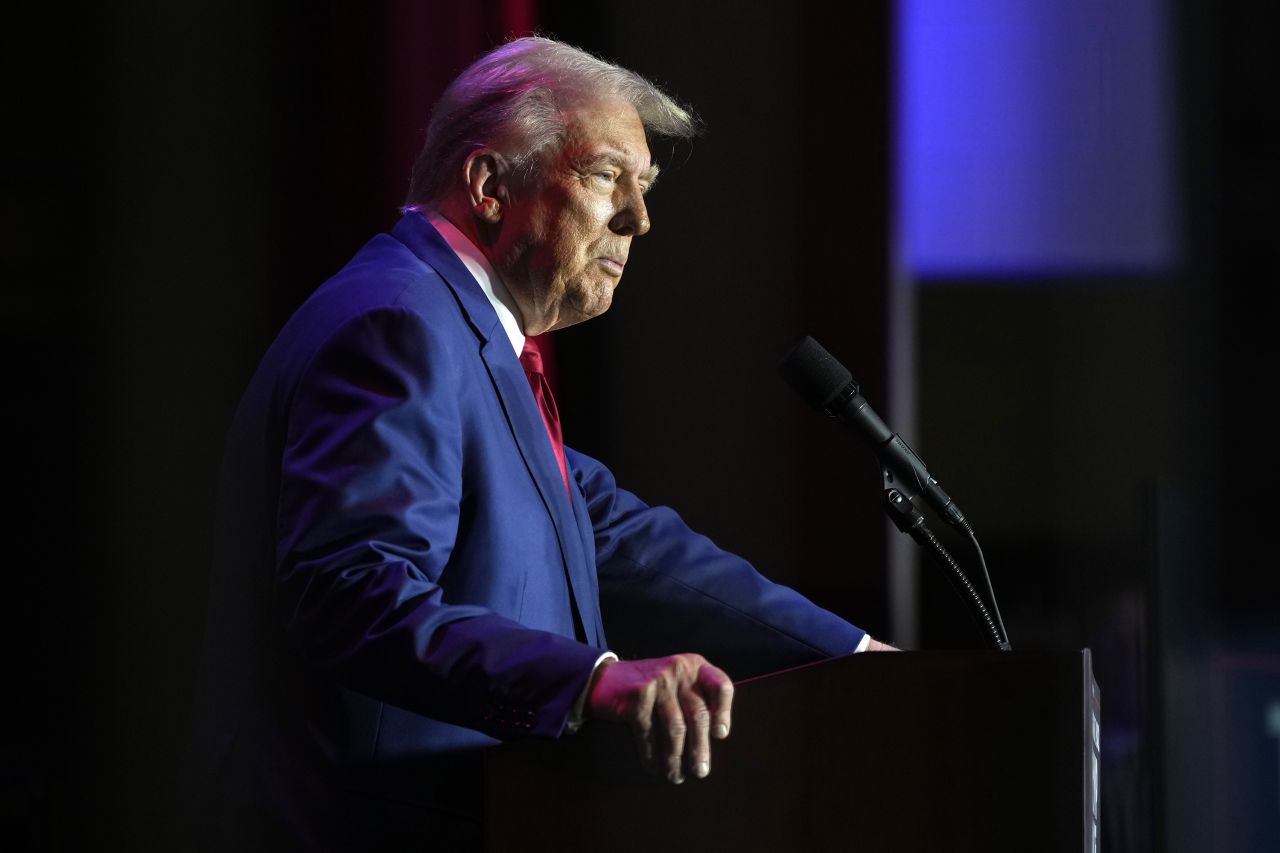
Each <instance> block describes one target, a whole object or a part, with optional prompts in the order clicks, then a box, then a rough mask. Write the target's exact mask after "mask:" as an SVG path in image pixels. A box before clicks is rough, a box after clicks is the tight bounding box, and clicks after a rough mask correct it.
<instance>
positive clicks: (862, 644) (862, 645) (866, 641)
mask: <svg viewBox="0 0 1280 853" xmlns="http://www.w3.org/2000/svg"><path fill="white" fill-rule="evenodd" d="M869 645H871V635H870V634H863V635H862V639H861V640H859V641H858V647H857V648H856V649H854V650H853V653H854V654H855V655H856V654H857V653H858V652H865V651H866V650H867V646H869ZM599 665H600V664H598V663H597V664H596V666H599Z"/></svg>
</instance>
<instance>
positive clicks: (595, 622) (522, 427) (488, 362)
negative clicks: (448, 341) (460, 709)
mask: <svg viewBox="0 0 1280 853" xmlns="http://www.w3.org/2000/svg"><path fill="white" fill-rule="evenodd" d="M392 233H393V234H394V235H395V236H396V237H397V238H399V239H400V240H401V242H403V243H404V244H405V245H406V246H408V247H409V248H410V249H411V250H412V251H413V253H414V254H416V255H417V256H418V257H419V258H421V259H422V261H423V262H424V263H426V264H427V265H428V266H430V267H431V268H432V269H434V270H435V271H436V272H438V273H439V274H440V276H441V277H442V278H443V279H444V280H445V283H446V284H448V286H449V288H450V289H451V290H452V291H453V294H454V297H455V298H456V299H457V300H458V305H459V306H460V307H461V309H462V312H463V314H465V315H466V317H467V322H468V323H469V324H470V325H471V328H472V329H473V330H474V331H475V333H476V336H477V337H478V338H480V340H481V342H482V343H481V346H480V355H481V358H483V359H484V363H485V367H486V368H487V369H488V371H489V377H490V379H491V380H492V381H493V387H494V390H495V391H496V392H497V394H498V399H499V401H500V402H501V404H502V409H503V412H504V413H505V414H506V417H507V424H508V425H509V426H510V428H511V434H512V436H513V437H514V439H515V442H516V446H517V447H518V448H519V451H520V456H521V457H522V458H523V460H524V464H525V467H526V468H527V469H528V471H529V475H530V476H531V477H532V478H533V482H534V485H535V486H536V487H537V489H538V494H539V495H541V497H542V503H543V506H544V507H545V508H546V510H547V514H548V515H549V516H550V519H551V523H552V525H553V526H554V528H555V532H556V538H557V540H558V541H559V544H560V555H561V558H562V559H563V561H564V568H565V574H566V576H567V578H568V582H569V589H570V593H571V598H572V599H573V607H574V624H575V626H576V627H578V628H580V630H581V631H582V632H583V633H582V639H584V640H585V641H586V642H588V643H591V644H593V645H600V644H601V643H603V641H604V637H603V632H602V630H601V626H600V606H599V592H598V589H597V585H596V579H595V563H594V560H589V559H588V551H587V550H586V547H585V545H584V540H583V538H582V536H583V534H582V529H581V526H580V523H579V518H578V515H579V514H578V513H577V512H576V509H575V507H574V506H571V505H570V501H569V496H568V495H567V494H566V493H565V488H564V480H563V479H561V477H560V465H559V463H558V462H557V461H556V457H555V452H554V451H553V450H552V449H551V441H550V439H549V438H548V436H547V428H546V425H545V424H544V423H543V422H542V415H541V414H540V413H539V412H538V404H537V402H536V401H535V400H534V398H533V392H532V391H531V390H530V388H529V381H528V379H526V378H525V375H524V369H523V368H522V367H521V366H520V360H519V359H518V358H517V357H516V354H515V351H514V350H513V349H512V348H511V341H510V339H509V338H508V337H507V335H506V332H505V331H503V330H502V327H501V323H500V322H499V321H498V315H497V314H496V313H495V312H494V310H493V306H492V305H490V304H489V300H488V298H487V297H486V296H485V295H484V291H482V290H481V289H480V285H478V284H476V282H475V279H473V278H472V277H471V273H469V272H467V268H466V267H465V266H463V264H462V261H460V260H458V256H457V255H455V254H454V253H453V250H452V249H451V248H449V244H448V243H447V242H445V240H444V238H443V237H441V236H440V234H439V233H438V232H437V231H436V230H435V229H434V228H432V227H431V224H430V223H429V222H427V221H426V219H425V217H423V216H422V215H421V214H416V213H410V214H406V215H405V217H404V218H403V219H401V220H400V222H399V223H398V224H397V225H396V227H395V229H394V230H393V232H392ZM574 492H575V498H576V500H577V501H578V502H581V500H582V499H581V497H579V496H577V495H576V492H577V490H576V489H574ZM581 515H582V516H584V517H585V515H586V508H585V507H583V509H582V512H581ZM587 532H588V534H589V533H590V529H589V527H588V531H587ZM586 541H594V540H593V539H588V540H586Z"/></svg>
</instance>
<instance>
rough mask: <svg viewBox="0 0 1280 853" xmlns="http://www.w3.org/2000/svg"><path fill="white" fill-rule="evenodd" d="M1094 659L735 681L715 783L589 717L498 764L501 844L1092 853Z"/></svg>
mask: <svg viewBox="0 0 1280 853" xmlns="http://www.w3.org/2000/svg"><path fill="white" fill-rule="evenodd" d="M1097 713H1098V694H1097V686H1096V684H1095V682H1094V680H1093V673H1092V668H1091V665H1090V658H1089V652H1088V650H1085V651H1078V652H1004V653H1001V652H901V653H885V654H861V655H853V656H850V657H846V658H839V659H836V660H831V661H825V662H823V663H818V664H813V665H811V666H806V667H801V668H798V669H793V670H788V671H786V672H780V673H775V674H773V675H768V676H764V677H761V678H756V679H752V680H749V681H743V682H739V683H738V685H737V690H736V697H735V699H734V713H733V731H732V732H731V734H730V737H729V739H728V740H727V741H723V742H714V745H713V750H712V762H711V775H710V777H708V778H707V779H701V780H699V779H689V780H688V781H686V782H685V783H684V784H683V785H679V786H675V785H668V784H666V783H664V782H662V781H660V780H658V779H656V778H654V777H651V776H649V775H647V774H645V773H644V772H642V771H641V770H640V769H639V767H638V760H637V758H636V755H635V749H634V746H633V745H632V743H631V736H630V733H629V732H628V731H627V730H625V729H624V728H622V727H619V726H613V725H609V724H600V723H596V724H594V725H592V724H588V725H587V726H586V727H584V728H583V730H582V731H581V732H579V733H578V734H577V735H573V736H566V737H564V738H561V739H560V740H559V741H536V742H535V741H526V742H522V743H513V744H507V745H505V746H503V747H501V748H499V749H497V750H494V751H493V753H491V756H490V759H489V765H488V769H487V779H486V790H485V844H486V849H488V850H492V851H507V850H521V851H525V850H555V851H574V850H582V851H587V850H590V851H612V850H619V851H628V850H637V851H640V850H643V851H646V853H654V851H660V853H661V851H676V850H698V851H713V850H717V851H718V850H733V851H738V850H760V851H787V850H805V851H808V850H855V851H882V850H883V851H917V850H918V851H941V850H946V851H964V850H972V851H984V853H993V851H1019V853H1027V851H1034V852H1035V853H1046V851H1071V853H1081V851H1094V850H1096V849H1097V819H1098V818H1097V802H1098V800H1097V766H1098V764H1097V755H1098V729H1097V719H1098V718H1097Z"/></svg>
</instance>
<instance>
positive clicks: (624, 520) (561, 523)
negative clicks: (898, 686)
mask: <svg viewBox="0 0 1280 853" xmlns="http://www.w3.org/2000/svg"><path fill="white" fill-rule="evenodd" d="M693 130H694V124H693V121H692V119H691V118H690V116H689V114H688V113H687V112H686V111H685V110H684V109H683V108H681V107H680V106H679V105H677V104H676V103H675V102H673V101H672V100H671V99H670V98H668V97H667V96H666V95H664V94H663V93H662V92H660V91H659V90H657V89H656V88H655V87H653V86H652V85H651V84H650V83H648V82H647V81H645V80H643V79H642V78H640V77H638V76H637V75H635V74H633V73H631V72H629V71H626V70H624V69H621V68H617V67H615V66H612V65H609V64H607V63H604V62H601V61H600V60H598V59H596V58H594V57H591V56H589V55H587V54H584V53H582V52H581V51H578V50H576V49H574V48H571V47H568V46H566V45H563V44H559V43H557V42H554V41H549V40H546V39H521V40H518V41H515V42H512V43H510V44H507V45H505V46H503V47H501V48H499V49H497V50H495V51H493V52H492V53H490V54H489V55H487V56H485V57H483V58H481V59H480V60H478V61H477V62H476V63H475V64H474V65H473V66H472V67H471V68H469V69H467V71H465V72H464V73H463V74H462V75H461V76H460V77H459V78H458V80H456V81H455V82H454V83H453V85H452V86H451V87H450V88H449V90H448V91H447V92H446V93H445V95H444V96H443V98H442V100H441V102H440V103H439V104H438V105H437V107H436V110H435V112H434V114H433V117H432V121H431V125H430V127H429V129H428V137H427V141H426V145H425V147H424V150H423V153H422V155H421V157H420V158H419V160H418V163H417V165H416V166H415V169H414V176H413V182H412V187H411V191H410V196H409V200H408V203H407V205H406V208H405V215H404V218H403V219H402V220H401V221H400V222H399V224H397V225H396V227H395V228H394V229H393V231H392V232H391V233H390V234H383V235H379V236H378V237H375V238H374V239H373V240H371V241H370V242H369V243H368V244H367V245H366V246H365V247H364V248H363V249H361V250H360V252H359V253H358V254H357V255H356V256H355V257H354V258H353V259H352V261H351V262H350V263H349V264H348V265H347V266H346V267H345V268H344V269H343V270H342V271H341V272H339V273H338V274H337V275H336V276H335V277H334V278H332V279H330V280H329V281H328V282H326V283H325V284H324V285H322V286H321V287H320V288H319V289H318V290H317V291H316V292H315V293H314V294H313V295H312V296H311V298H309V299H308V300H307V301H306V303H305V304H304V305H303V306H302V307H301V308H300V309H299V310H298V312H297V313H296V314H295V315H294V316H293V317H292V318H291V319H290V321H289V323H288V324H287V325H286V326H285V328H284V329H283V330H282V332H281V333H280V335H279V337H278V338H277V339H276V341H275V342H274V343H273V345H272V346H271V348H270V349H269V351H268V352H267V354H266V355H265V356H264V358H263V361H262V364H261V365H260V367H259V369H258V371H257V373H256V374H255V376H254V378H253V380H252V382H251V384H250V387H249V389H248V391H247V392H246V394H245V397H244V399H243V401H242V403H241V405H240V408H239V409H238V411H237V414H236V419H235V423H234V425H233V428H232V432H231V436H230V439H229V441H228V447H227V456H226V461H225V464H224V470H223V479H222V483H221V492H220V510H219V513H220V514H219V526H218V552H217V565H216V567H215V573H214V582H213V590H212V595H211V603H210V618H209V630H208V640H207V652H206V675H207V678H206V684H205V688H204V689H205V694H204V695H205V699H204V707H203V709H202V710H203V712H204V715H203V716H204V719H203V720H202V725H201V732H202V747H203V750H202V758H203V767H202V779H203V780H204V784H205V786H206V789H205V790H206V795H205V796H204V797H202V799H201V803H202V808H203V809H204V810H205V812H204V823H203V824H202V826H203V829H202V830H201V832H202V834H203V842H204V843H206V844H208V845H209V846H212V847H227V848H233V847H234V848H240V849H245V848H252V847H259V846H266V845H269V844H280V843H287V844H289V845H290V846H298V845H301V846H312V847H326V848H341V847H345V846H351V847H356V848H365V849H372V848H375V847H378V846H379V845H380V844H389V845H394V844H412V843H413V842H414V841H415V840H417V841H418V842H423V841H425V839H428V838H429V839H431V840H432V841H433V842H434V843H442V842H447V841H448V840H449V839H450V838H454V839H455V840H462V839H467V838H472V837H473V835H472V834H473V833H474V827H475V825H476V824H475V819H476V818H475V814H476V809H477V807H478V798H477V785H478V780H477V776H476V774H477V772H478V771H477V767H478V764H477V761H476V758H475V756H476V753H477V750H478V749H480V748H482V747H485V746H488V745H491V744H493V743H495V742H496V741H497V740H500V739H506V738H511V737H519V736H544V737H558V736H560V735H562V734H564V733H565V732H569V731H572V730H574V729H576V728H577V727H578V726H579V725H581V724H582V723H583V721H584V720H586V719H590V718H596V719H602V720H610V721H615V722H621V723H625V724H627V725H629V726H631V727H632V729H633V730H634V732H635V734H636V742H637V744H638V746H639V750H640V753H641V760H642V761H643V762H644V763H645V764H646V765H647V766H649V767H651V768H652V769H654V770H655V771H657V772H659V773H660V774H662V775H663V776H665V777H666V778H667V779H668V780H670V781H672V782H675V783H679V782H682V781H684V779H685V778H687V777H689V776H693V777H702V776H705V775H707V773H708V772H709V771H710V766H711V740H712V739H713V738H723V737H726V736H727V735H728V733H729V728H730V724H731V704H732V697H733V685H732V682H731V680H730V675H733V676H734V677H742V676H745V675H751V674H757V673H762V672H767V671H770V670H774V669H779V668H783V667H786V666H791V665H795V664H799V663H804V662H808V661H812V660H816V659H820V658H823V657H828V656H833V655H840V654H847V653H851V652H854V651H861V650H864V649H866V648H879V647H880V644H877V643H874V641H872V640H871V639H870V638H869V637H867V636H866V635H865V634H864V633H863V632H862V631H861V630H859V629H858V628H855V627H854V626H852V625H850V624H848V623H847V622H845V621H843V620H841V619H840V618H838V617H836V616H834V615H833V614H831V613H828V612H827V611H825V610H822V609H821V608H819V607H817V606H815V605H813V604H811V603H810V602H808V601H807V600H805V599H804V598H803V597H801V596H800V595H798V594H797V593H795V592H793V591H791V590H789V589H786V588H785V587H781V586H778V585H775V584H772V583H770V582H769V581H767V580H766V579H764V578H763V577H761V576H760V575H759V574H758V573H757V572H756V571H755V570H754V569H753V568H752V567H751V566H750V565H749V564H747V563H746V562H744V561H743V560H741V559H740V558H738V557H735V556H733V555H731V554H728V553H726V552H724V551H721V550H720V549H718V548H717V547H716V546H715V545H713V544H712V543H711V542H710V541H709V540H707V539H706V538H704V537H701V536H699V535H697V534H695V533H693V532H692V531H690V530H689V529H688V528H687V527H686V526H685V525H684V524H683V523H682V522H681V521H680V519H679V517H678V516H676V514H675V513H673V512H672V511H671V510H669V509H666V508H662V507H649V506H647V505H645V504H644V503H643V502H641V501H640V500H639V499H638V498H636V497H635V496H634V495H631V494H629V493H628V492H626V491H624V490H622V489H619V488H618V487H617V486H616V484H615V483H614V481H613V477H612V476H611V475H610V473H609V471H608V470H607V469H606V468H605V467H604V466H603V465H601V464H600V463H599V462H597V461H595V460H593V459H590V458H588V457H586V456H584V455H582V454H579V453H576V452H574V451H573V450H571V449H567V448H563V447H562V446H561V445H560V444H559V443H558V434H557V430H558V424H557V422H556V416H555V411H554V403H552V402H551V401H550V400H549V399H548V398H546V397H545V396H542V397H539V390H540V385H539V382H540V377H539V375H538V370H537V363H536V354H535V353H534V352H533V351H532V350H531V349H530V347H529V342H528V341H527V340H526V339H527V338H528V337H532V336H535V335H540V334H542V333H544V332H548V331H552V330H555V329H559V328H563V327H565V326H568V325H570V324H573V323H578V322H581V321H583V320H586V319H589V318H591V317H595V316H597V315H599V314H601V313H603V312H604V311H605V310H607V309H608V307H609V305H610V302H611V300H612V298H613V292H614V289H615V288H616V287H617V285H618V282H619V279H620V278H621V277H622V273H623V270H624V268H625V266H626V264H627V261H628V257H629V253H630V251H631V248H632V244H633V242H634V240H635V238H637V237H641V236H643V235H644V234H645V233H646V232H647V231H648V230H649V227H650V223H649V218H648V212H647V209H646V207H645V200H644V199H645V193H646V192H647V191H648V190H649V189H650V188H651V187H652V186H653V183H654V181H655V180H656V177H657V171H658V170H657V167H656V166H655V165H654V164H653V163H652V161H651V160H650V154H649V147H648V139H649V137H650V136H667V137H688V136H689V135H691V134H692V133H693ZM606 631H608V633H607V634H606ZM615 651H616V652H621V653H622V654H623V655H624V656H625V657H623V658H620V657H619V656H618V654H615ZM710 661H715V665H713V664H712V663H711V662H710ZM451 833H456V834H455V835H451Z"/></svg>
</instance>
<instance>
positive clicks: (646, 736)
mask: <svg viewBox="0 0 1280 853" xmlns="http://www.w3.org/2000/svg"><path fill="white" fill-rule="evenodd" d="M655 695H656V693H655V691H654V690H653V688H652V687H649V688H647V689H645V690H641V691H640V692H639V694H638V695H637V696H636V705H635V708H634V709H633V710H632V712H631V713H632V714H633V716H632V718H631V732H632V734H633V735H634V736H635V741H636V750H637V751H638V752H639V753H640V763H641V764H642V765H644V767H646V768H647V769H650V770H655V771H656V770H660V769H661V768H660V767H659V765H658V752H659V751H658V748H657V746H656V744H655V740H656V739H657V738H655V737H654V735H655V734H656V733H655V732H654V730H653V711H654V709H653V703H654V697H655Z"/></svg>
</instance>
